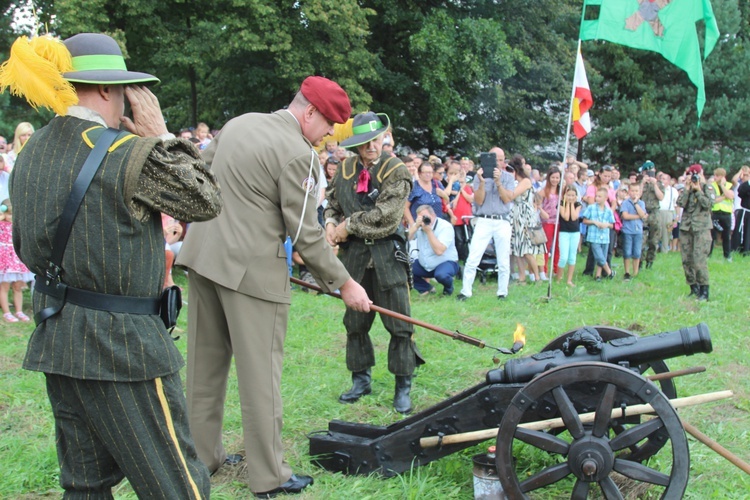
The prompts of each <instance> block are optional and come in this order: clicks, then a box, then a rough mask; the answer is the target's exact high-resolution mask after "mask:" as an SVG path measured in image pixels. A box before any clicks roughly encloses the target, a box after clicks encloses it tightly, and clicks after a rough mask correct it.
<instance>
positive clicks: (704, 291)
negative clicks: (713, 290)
mask: <svg viewBox="0 0 750 500" xmlns="http://www.w3.org/2000/svg"><path fill="white" fill-rule="evenodd" d="M698 300H705V301H708V285H701V286H700V295H698Z"/></svg>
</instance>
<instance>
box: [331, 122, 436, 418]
mask: <svg viewBox="0 0 750 500" xmlns="http://www.w3.org/2000/svg"><path fill="white" fill-rule="evenodd" d="M389 127H390V121H389V119H388V116H387V115H385V114H375V113H372V112H368V113H361V114H359V115H357V116H355V117H354V120H353V122H352V131H353V133H354V136H352V137H350V138H348V139H346V140H345V141H343V142H342V143H341V145H342V146H344V147H356V148H357V152H358V154H357V155H356V156H353V157H350V158H347V159H346V160H345V161H344V162H343V163H342V164H341V167H340V168H339V169H338V172H337V173H336V176H335V177H334V178H333V179H332V180H331V183H330V184H329V186H328V189H327V191H326V197H327V199H328V208H327V209H326V211H325V216H326V220H325V223H326V238H327V239H328V242H329V243H330V244H331V245H340V246H341V249H340V251H339V257H340V258H341V261H342V262H343V263H344V266H345V267H346V270H347V271H349V274H351V276H352V278H354V279H355V280H356V281H357V282H359V283H360V284H361V285H362V286H363V287H364V288H365V290H367V294H368V295H369V296H370V298H371V299H372V301H373V303H375V304H376V305H379V306H381V307H385V308H386V309H390V310H392V311H396V312H398V313H401V314H405V315H407V316H408V315H410V314H411V309H410V304H409V286H408V267H407V266H408V264H404V263H403V262H399V260H398V258H397V254H398V255H400V256H402V257H406V246H405V239H404V236H403V233H402V230H401V218H402V216H403V213H404V206H405V204H406V199H407V197H408V196H409V192H410V191H411V188H412V181H411V174H410V173H409V170H408V169H407V168H406V166H405V165H404V164H403V162H401V160H399V159H398V158H394V157H391V156H390V155H389V154H387V153H383V152H382V141H383V134H384V133H385V132H386V131H387V130H388V128H389ZM374 319H375V312H373V311H371V312H368V313H361V312H357V311H354V310H352V309H347V310H346V313H345V314H344V326H345V327H346V337H347V338H346V366H347V368H348V369H349V370H350V371H351V372H352V388H351V389H350V390H349V391H347V392H345V393H344V394H342V395H341V397H340V398H339V401H340V402H341V403H353V402H355V401H357V400H358V399H359V398H360V397H362V396H364V395H366V394H369V393H370V392H371V391H372V388H371V381H372V377H371V368H372V367H373V366H374V365H375V353H374V351H373V347H372V341H371V340H370V334H369V332H370V327H372V322H373V320H374ZM381 320H382V321H383V326H385V329H386V330H388V332H389V333H390V334H391V342H390V346H389V348H388V370H389V371H390V372H391V373H393V374H394V375H395V376H396V392H395V397H394V399H393V406H394V408H395V409H396V411H398V412H400V413H409V412H410V411H411V409H412V406H411V399H410V396H409V393H410V390H411V380H412V374H413V373H414V368H415V367H416V365H417V363H418V362H422V361H421V358H419V359H418V357H419V354H418V352H417V351H416V346H415V345H414V343H413V341H412V335H413V333H414V328H413V326H412V325H411V324H409V323H406V322H404V321H400V320H396V319H394V318H392V317H390V316H383V315H381Z"/></svg>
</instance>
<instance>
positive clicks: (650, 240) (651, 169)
mask: <svg viewBox="0 0 750 500" xmlns="http://www.w3.org/2000/svg"><path fill="white" fill-rule="evenodd" d="M639 171H640V172H641V174H642V175H643V180H642V181H641V192H642V193H643V194H642V195H641V199H642V200H643V203H644V204H645V205H646V213H648V219H647V220H646V222H647V224H648V233H647V234H646V235H645V237H644V238H643V255H644V257H645V258H644V260H645V261H646V263H645V267H646V269H650V268H651V266H652V265H653V264H654V258H655V257H656V251H657V249H658V247H659V241H661V232H662V231H663V229H662V227H661V225H660V224H659V210H660V208H661V207H660V206H659V202H660V201H661V200H662V199H664V185H663V184H662V183H661V182H660V181H658V180H657V179H656V167H655V166H654V162H652V161H650V160H647V161H646V162H645V163H644V164H643V165H641V168H640V169H639ZM645 229H646V228H644V230H645Z"/></svg>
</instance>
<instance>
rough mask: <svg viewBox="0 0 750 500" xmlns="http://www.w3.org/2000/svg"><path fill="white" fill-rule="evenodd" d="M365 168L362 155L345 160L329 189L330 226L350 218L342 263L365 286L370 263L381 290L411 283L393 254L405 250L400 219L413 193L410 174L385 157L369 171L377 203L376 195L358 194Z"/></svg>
mask: <svg viewBox="0 0 750 500" xmlns="http://www.w3.org/2000/svg"><path fill="white" fill-rule="evenodd" d="M364 168H365V167H364V165H363V164H362V162H360V161H359V157H358V156H354V157H350V158H347V159H346V160H344V162H343V163H342V164H341V167H340V168H339V170H338V172H336V175H335V176H334V178H333V179H332V180H331V182H330V184H329V186H328V189H327V190H326V198H327V199H328V208H327V209H326V211H325V216H326V221H328V219H333V220H336V221H341V220H343V219H349V221H348V225H347V230H348V232H349V241H348V242H346V243H344V244H342V245H341V249H340V251H339V258H340V259H341V261H342V262H343V263H344V265H345V266H346V269H347V270H348V271H349V273H350V274H351V275H352V278H354V279H355V280H356V281H357V282H361V281H362V277H363V276H364V273H365V269H366V268H367V267H368V265H369V264H370V263H372V266H373V267H374V268H375V271H376V272H377V275H378V282H379V283H380V286H381V288H382V289H383V290H387V289H389V288H392V287H394V286H397V285H404V284H406V283H407V280H408V276H407V270H406V267H405V265H404V264H402V263H401V262H398V261H396V258H395V252H396V250H397V249H399V250H401V251H402V252H404V253H405V250H406V248H405V245H404V238H403V232H402V230H401V220H402V218H403V215H404V207H405V206H406V200H407V198H408V196H409V193H410V192H411V188H412V181H411V174H409V170H408V169H407V168H406V166H405V165H404V164H403V162H401V160H399V159H398V158H394V157H391V156H389V155H388V154H382V155H381V156H380V159H379V160H378V163H377V164H375V165H373V166H372V167H371V168H370V185H369V193H373V192H374V191H375V190H377V192H378V195H377V197H375V199H374V200H373V197H374V196H372V195H370V196H368V194H367V193H357V192H356V188H357V180H358V179H359V175H360V172H362V170H363V169H364ZM399 236H400V238H399ZM394 238H395V239H394ZM365 240H367V241H365ZM396 245H399V247H398V248H397V246H396Z"/></svg>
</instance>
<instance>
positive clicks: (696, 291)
mask: <svg viewBox="0 0 750 500" xmlns="http://www.w3.org/2000/svg"><path fill="white" fill-rule="evenodd" d="M685 177H686V179H685V190H684V191H683V192H682V193H680V196H679V198H677V206H678V207H682V222H681V223H680V253H681V254H682V268H683V269H684V271H685V279H686V280H687V283H688V285H690V295H689V296H696V297H697V298H698V300H708V263H707V261H708V252H709V250H710V249H711V232H710V229H711V227H712V224H711V207H712V206H713V204H714V200H715V199H716V195H715V193H714V189H713V187H712V186H711V185H709V184H706V179H705V177H704V176H703V167H701V166H700V165H698V164H695V165H691V166H690V167H689V168H688V169H687V170H686V171H685Z"/></svg>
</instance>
